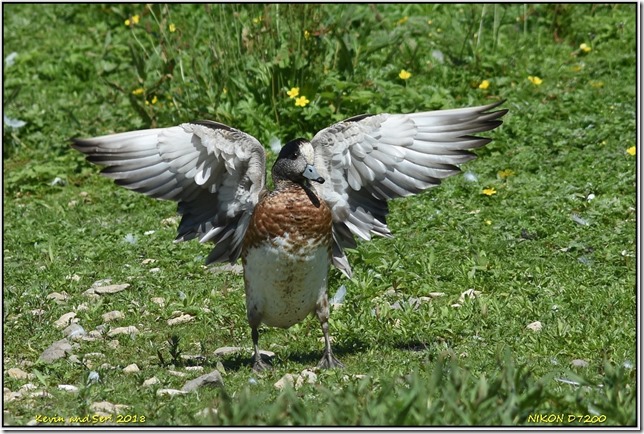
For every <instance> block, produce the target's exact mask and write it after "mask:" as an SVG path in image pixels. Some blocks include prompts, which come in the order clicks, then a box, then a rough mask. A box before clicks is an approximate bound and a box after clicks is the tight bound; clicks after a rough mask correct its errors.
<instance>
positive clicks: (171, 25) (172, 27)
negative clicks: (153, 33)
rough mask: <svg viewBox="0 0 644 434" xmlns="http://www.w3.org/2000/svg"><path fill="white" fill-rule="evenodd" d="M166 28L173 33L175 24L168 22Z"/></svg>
mask: <svg viewBox="0 0 644 434" xmlns="http://www.w3.org/2000/svg"><path fill="white" fill-rule="evenodd" d="M168 30H170V33H174V32H176V31H177V26H175V25H174V23H170V25H169V26H168Z"/></svg>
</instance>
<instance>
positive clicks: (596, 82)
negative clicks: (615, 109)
mask: <svg viewBox="0 0 644 434" xmlns="http://www.w3.org/2000/svg"><path fill="white" fill-rule="evenodd" d="M590 86H591V87H595V88H599V87H604V82H603V81H599V80H591V81H590Z"/></svg>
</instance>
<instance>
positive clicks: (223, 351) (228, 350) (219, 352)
mask: <svg viewBox="0 0 644 434" xmlns="http://www.w3.org/2000/svg"><path fill="white" fill-rule="evenodd" d="M240 351H247V352H252V350H250V349H247V348H242V347H220V348H217V349H216V350H215V352H214V354H215V356H226V355H228V354H234V353H238V352H240ZM259 354H261V355H264V356H266V357H269V358H272V357H275V353H274V352H272V351H267V350H259Z"/></svg>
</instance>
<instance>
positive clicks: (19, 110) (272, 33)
mask: <svg viewBox="0 0 644 434" xmlns="http://www.w3.org/2000/svg"><path fill="white" fill-rule="evenodd" d="M4 12H5V13H4V16H3V20H4V34H3V37H4V43H3V44H4V52H5V56H7V55H9V53H11V52H16V53H17V56H16V57H15V59H14V63H13V64H12V65H9V64H5V68H4V70H3V74H4V76H3V79H4V80H3V83H4V96H5V98H4V112H5V115H6V116H7V117H8V118H10V119H14V120H21V121H24V122H25V125H24V126H22V127H19V128H16V127H11V126H10V125H8V124H7V122H6V121H5V124H4V126H3V163H4V171H3V181H4V197H3V204H4V256H3V261H4V264H3V265H4V268H3V270H4V276H3V277H4V288H3V291H4V299H3V309H4V311H3V314H4V321H3V327H4V362H5V367H6V369H5V377H4V380H5V387H8V388H10V389H11V390H12V391H16V390H19V389H20V387H22V386H23V385H24V384H25V382H27V381H28V382H31V383H33V384H34V385H36V386H37V387H38V388H41V389H44V390H47V391H48V392H49V393H50V394H51V395H52V397H50V398H23V399H19V400H15V401H8V402H6V403H5V420H6V421H7V422H6V423H8V424H12V425H24V424H26V423H27V422H29V421H30V420H32V419H33V418H34V417H35V415H36V414H44V415H51V416H54V415H55V414H60V415H62V416H64V417H69V416H73V415H82V414H92V410H91V404H92V403H94V402H97V401H110V402H113V403H118V404H125V405H128V406H129V408H128V412H129V413H132V414H138V415H145V416H146V421H145V423H146V424H148V425H192V424H195V425H206V424H216V425H254V424H257V425H459V426H469V425H539V426H552V425H562V426H570V425H579V426H585V427H588V426H591V424H589V423H584V421H583V419H580V420H577V419H575V420H572V421H568V419H566V420H564V421H562V422H561V423H559V422H557V421H555V422H550V423H547V422H539V420H540V419H539V418H535V417H533V416H537V415H546V416H547V415H559V414H565V415H581V416H583V415H590V416H605V419H604V420H603V422H601V423H600V424H602V425H605V426H632V425H635V424H636V423H637V421H636V409H635V402H636V393H637V392H636V390H637V383H636V375H635V374H636V370H635V369H634V368H633V365H635V361H636V360H637V354H636V348H635V342H636V334H637V330H636V311H635V305H636V293H635V291H634V288H635V284H636V279H635V272H634V271H635V266H636V262H635V253H636V242H635V217H636V212H635V211H636V201H635V181H636V176H635V167H636V158H635V157H634V156H632V155H631V154H629V153H627V152H626V150H627V149H629V148H631V147H634V146H635V137H636V135H635V132H636V128H635V125H636V117H635V116H636V94H635V74H634V71H635V68H636V56H634V55H633V54H634V52H635V47H636V43H635V35H636V32H635V6H634V5H629V4H616V5H603V4H547V5H541V4H525V5H524V4H497V5H494V4H485V5H482V4H463V5H455V4H375V5H362V4H355V5H318V4H310V5H309V4H297V5H288V4H269V5H259V4H215V5H204V4H189V5H182V4H167V5H164V4H153V5H143V4H91V5H80V4H55V5H54V4H50V5H32V4H6V5H4ZM135 16H136V17H138V22H137V20H135ZM126 20H128V23H129V24H128V25H126V24H125V22H126ZM582 44H586V45H585V47H590V50H589V51H588V49H586V50H584V49H583V48H582ZM402 70H405V71H408V72H409V73H410V74H411V76H410V77H408V78H406V79H403V78H401V76H400V73H401V71H402ZM528 77H533V78H532V81H530V80H529V79H528ZM534 77H538V78H539V79H540V80H542V81H541V82H540V83H541V84H536V83H538V82H539V81H538V80H536V79H535V78H534ZM484 80H487V86H486V85H483V83H484ZM293 88H299V94H298V97H301V96H305V97H306V98H307V99H308V100H309V102H308V103H306V104H304V107H302V106H297V105H296V104H295V102H296V98H291V97H290V96H289V95H288V93H287V92H289V91H290V90H291V89H293ZM500 99H506V100H507V102H506V103H505V107H507V108H509V109H510V112H509V113H508V115H506V116H505V118H504V125H503V126H502V127H501V128H499V129H497V130H495V131H493V132H492V133H490V134H489V136H490V137H492V138H493V139H494V141H493V142H492V143H490V144H489V145H487V146H486V147H484V148H482V149H480V150H478V151H477V154H478V156H479V157H480V158H479V159H478V160H476V161H475V162H473V163H469V164H468V165H467V166H466V167H464V170H465V171H470V172H472V173H471V174H472V175H473V176H474V177H475V178H476V179H475V180H474V181H472V180H469V181H468V179H466V178H465V177H462V176H459V177H454V178H451V179H449V180H446V181H445V182H444V183H443V184H442V186H441V187H439V188H437V189H436V190H435V191H431V192H428V193H426V194H423V195H419V196H416V197H413V198H407V199H404V200H399V201H394V202H393V203H391V204H390V209H391V215H390V218H389V220H388V224H389V226H390V228H391V229H392V231H393V233H394V234H395V235H396V238H394V239H393V240H389V239H376V240H372V241H371V242H369V243H361V244H359V246H358V247H357V248H356V249H353V250H351V251H350V252H348V256H349V260H350V262H351V263H352V266H353V269H354V275H355V277H354V279H353V280H351V281H347V280H346V279H344V278H342V277H341V275H340V274H339V273H338V272H337V271H335V270H334V271H332V274H331V279H330V288H331V289H330V291H331V293H333V292H334V291H335V290H336V288H338V287H339V286H340V285H346V287H347V296H346V300H345V301H344V304H343V305H342V306H341V307H339V308H334V309H333V312H332V316H331V330H332V335H333V337H334V343H333V345H334V348H335V351H336V353H337V355H338V357H339V358H340V359H341V360H342V362H343V363H344V364H345V366H346V369H345V370H343V371H325V372H317V374H318V381H317V382H316V383H315V384H304V385H303V386H302V387H300V388H298V389H297V390H295V389H291V388H287V389H285V390H283V391H278V390H276V389H275V388H274V387H273V384H274V383H275V382H276V381H277V380H278V379H280V378H281V377H282V376H283V375H284V374H285V373H288V372H290V373H298V372H301V371H302V370H303V369H305V368H310V367H311V366H314V365H315V364H316V363H317V360H318V359H319V357H320V353H321V347H322V345H321V343H320V342H319V341H318V339H319V338H320V337H321V332H320V331H319V325H318V324H317V321H316V320H314V319H311V320H307V321H305V322H303V323H302V324H298V325H296V326H294V327H292V328H290V329H288V330H278V329H269V328H265V329H262V330H261V331H260V334H261V340H260V343H261V345H262V348H265V349H270V350H272V351H274V352H275V353H276V356H275V359H274V360H273V365H274V367H275V370H274V371H272V372H268V373H265V374H262V375H261V376H257V375H256V374H254V373H253V372H252V371H251V370H250V367H249V365H250V363H249V358H250V350H249V351H248V352H247V353H244V352H242V353H239V354H237V355H232V356H226V357H223V358H219V357H216V356H214V355H213V351H214V350H215V349H216V348H218V347H222V346H241V347H244V348H249V347H250V342H251V338H250V330H249V328H248V327H247V323H246V313H245V306H244V291H243V279H242V278H241V277H240V276H238V275H235V274H232V273H221V272H217V273H213V272H211V270H209V269H208V268H206V267H204V266H203V261H204V258H205V256H206V255H207V253H208V250H209V248H210V247H211V246H204V245H199V244H198V243H180V244H173V243H172V242H171V241H172V239H173V238H174V236H175V226H176V225H174V224H172V223H167V220H166V219H167V218H169V217H172V216H174V214H175V210H176V207H175V205H174V204H172V203H166V202H160V201H152V200H149V199H148V198H145V197H140V196H139V195H137V194H134V193H131V192H128V191H125V190H124V189H120V188H117V187H115V186H114V185H113V183H112V182H111V181H109V180H107V179H104V178H102V177H99V176H98V175H97V170H96V168H95V167H91V166H90V165H89V164H87V163H86V162H84V160H83V158H82V156H81V155H80V154H79V153H77V152H75V151H73V150H71V149H70V147H69V138H70V137H74V136H96V135H101V134H107V133H110V132H117V131H127V130H132V129H137V128H148V127H157V126H169V125H175V124H178V123H181V122H185V121H190V120H194V119H201V118H206V119H212V120H216V121H219V122H223V123H226V124H229V125H231V126H234V127H236V128H239V129H242V130H245V131H247V132H249V133H250V134H253V135H254V136H256V137H258V139H260V140H261V141H262V142H263V143H265V144H266V145H268V143H269V141H270V139H271V138H272V137H277V138H279V139H280V140H281V141H282V142H286V141H288V140H290V139H292V138H295V137H298V136H305V137H306V136H310V135H311V134H313V133H314V132H316V131H318V130H320V129H321V128H323V127H326V126H327V125H329V124H331V123H333V122H335V121H338V120H340V119H343V118H347V117H350V116H354V115H358V114H361V113H366V112H372V113H376V112H410V111H420V110H431V109H440V108H453V107H462V106H468V105H474V104H484V103H488V102H491V101H498V100H500ZM270 158H273V157H272V156H271V157H270ZM470 179H471V178H470ZM488 188H489V189H493V190H494V192H495V193H493V194H491V195H486V194H482V192H483V189H488ZM146 259H154V260H155V262H150V261H145V260H146ZM154 269H158V270H154ZM151 270H153V271H156V272H152V271H151ZM106 278H111V279H112V281H113V283H124V282H127V283H130V285H131V286H130V288H128V289H127V290H125V291H122V292H119V293H117V294H112V295H109V296H103V297H101V298H100V299H98V300H90V299H88V298H87V297H86V296H84V295H83V292H84V291H85V290H87V288H89V287H90V286H91V285H92V283H94V282H95V281H97V280H100V279H106ZM469 289H472V290H474V291H478V295H476V294H477V293H473V294H475V295H476V297H474V298H467V297H465V298H463V299H462V300H460V298H461V294H463V293H464V292H465V291H467V290H469ZM53 292H59V293H66V294H67V295H68V299H67V300H66V301H64V302H62V303H61V304H58V303H56V302H54V301H53V300H51V299H48V298H46V296H47V295H48V294H51V293H53ZM436 293H443V295H442V296H440V295H439V294H436ZM155 297H162V298H163V299H164V302H163V303H157V302H154V301H153V300H152V299H153V298H155ZM423 297H428V298H429V299H428V298H423ZM421 298H422V300H421ZM455 304H458V305H460V307H454V305H455ZM80 306H82V308H81V307H80ZM112 310H119V311H121V312H123V314H124V316H125V318H123V319H121V320H118V321H117V322H115V323H114V324H110V326H114V327H117V326H125V325H136V326H137V328H138V329H139V334H138V335H136V336H134V337H129V336H120V337H117V338H105V337H101V338H100V339H96V340H94V341H81V342H80V343H79V348H76V349H75V350H74V352H75V354H77V355H78V356H79V358H80V359H81V361H82V363H73V362H72V361H71V360H69V359H68V358H66V359H62V360H61V361H57V362H55V363H53V364H45V363H43V362H39V361H37V359H38V357H39V355H40V354H41V353H42V352H43V350H44V349H45V348H47V347H48V346H49V345H50V344H51V343H52V342H54V341H57V340H59V339H61V337H62V336H61V333H60V331H59V330H57V329H56V328H55V327H54V326H53V322H54V321H55V320H57V319H58V318H60V316H61V315H63V314H65V313H67V312H70V311H74V312H76V313H77V318H78V320H79V323H80V324H81V325H82V326H83V327H84V328H85V329H86V330H87V331H90V330H94V329H96V327H99V326H101V325H102V324H103V320H102V316H101V315H102V314H104V313H106V312H109V311H112ZM176 312H182V313H188V314H190V315H192V316H193V317H194V320H193V321H191V322H187V323H184V324H179V325H174V326H169V325H168V324H167V320H168V319H169V318H172V317H173V316H174V315H175V314H176ZM535 321H540V322H541V324H542V329H541V331H539V332H534V331H532V330H530V329H527V328H526V326H527V325H528V324H530V323H533V322H535ZM117 345H118V346H117ZM93 352H94V353H97V352H98V353H103V354H104V355H105V359H100V361H99V362H96V361H92V360H91V358H90V359H89V361H88V360H84V358H83V355H85V354H87V353H93ZM575 359H583V360H584V361H586V362H588V366H582V367H575V366H572V365H571V362H572V361H573V360H575ZM131 363H137V365H138V366H139V368H140V369H141V371H140V372H138V373H136V374H130V375H126V374H124V373H123V372H122V368H124V367H125V366H127V365H129V364H131ZM193 365H197V366H203V370H204V371H205V372H209V371H210V370H212V369H214V368H215V367H218V368H223V369H222V370H225V374H224V381H225V386H224V388H221V389H208V388H204V389H199V390H198V391H197V392H194V393H191V394H189V395H186V396H177V397H173V398H169V397H159V396H157V394H156V392H157V390H159V389H161V388H181V386H182V384H183V383H184V382H185V380H186V379H185V378H179V377H176V376H174V375H172V374H171V373H170V369H174V370H179V371H182V372H184V373H186V374H188V375H190V376H196V374H195V373H194V371H190V370H189V369H188V368H192V367H194V366H193ZM12 367H21V368H22V369H24V370H25V371H27V372H29V373H31V374H33V377H32V378H30V379H28V380H21V379H16V378H12V377H10V376H8V374H6V371H7V369H8V368H12ZM90 371H96V372H97V373H98V374H99V376H100V381H98V382H91V381H88V378H89V376H90ZM360 375H365V376H364V377H361V376H360ZM153 376H156V377H157V378H158V379H159V381H160V383H159V384H157V385H154V386H152V387H143V386H142V384H143V382H144V381H145V380H146V379H149V378H151V377H153ZM59 384H71V385H75V386H77V387H78V388H79V392H78V393H77V394H74V395H70V394H69V393H68V392H65V391H62V390H58V389H57V386H58V385H59ZM204 408H215V409H216V410H217V411H216V413H214V414H211V415H209V416H208V415H205V414H203V413H202V410H203V409H204ZM592 425H593V426H594V425H595V423H593V424H592Z"/></svg>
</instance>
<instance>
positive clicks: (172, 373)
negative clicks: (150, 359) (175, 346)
mask: <svg viewBox="0 0 644 434" xmlns="http://www.w3.org/2000/svg"><path fill="white" fill-rule="evenodd" d="M168 374H170V375H174V376H175V377H179V378H183V377H185V376H186V373H185V372H179V371H173V370H172V369H168Z"/></svg>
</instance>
